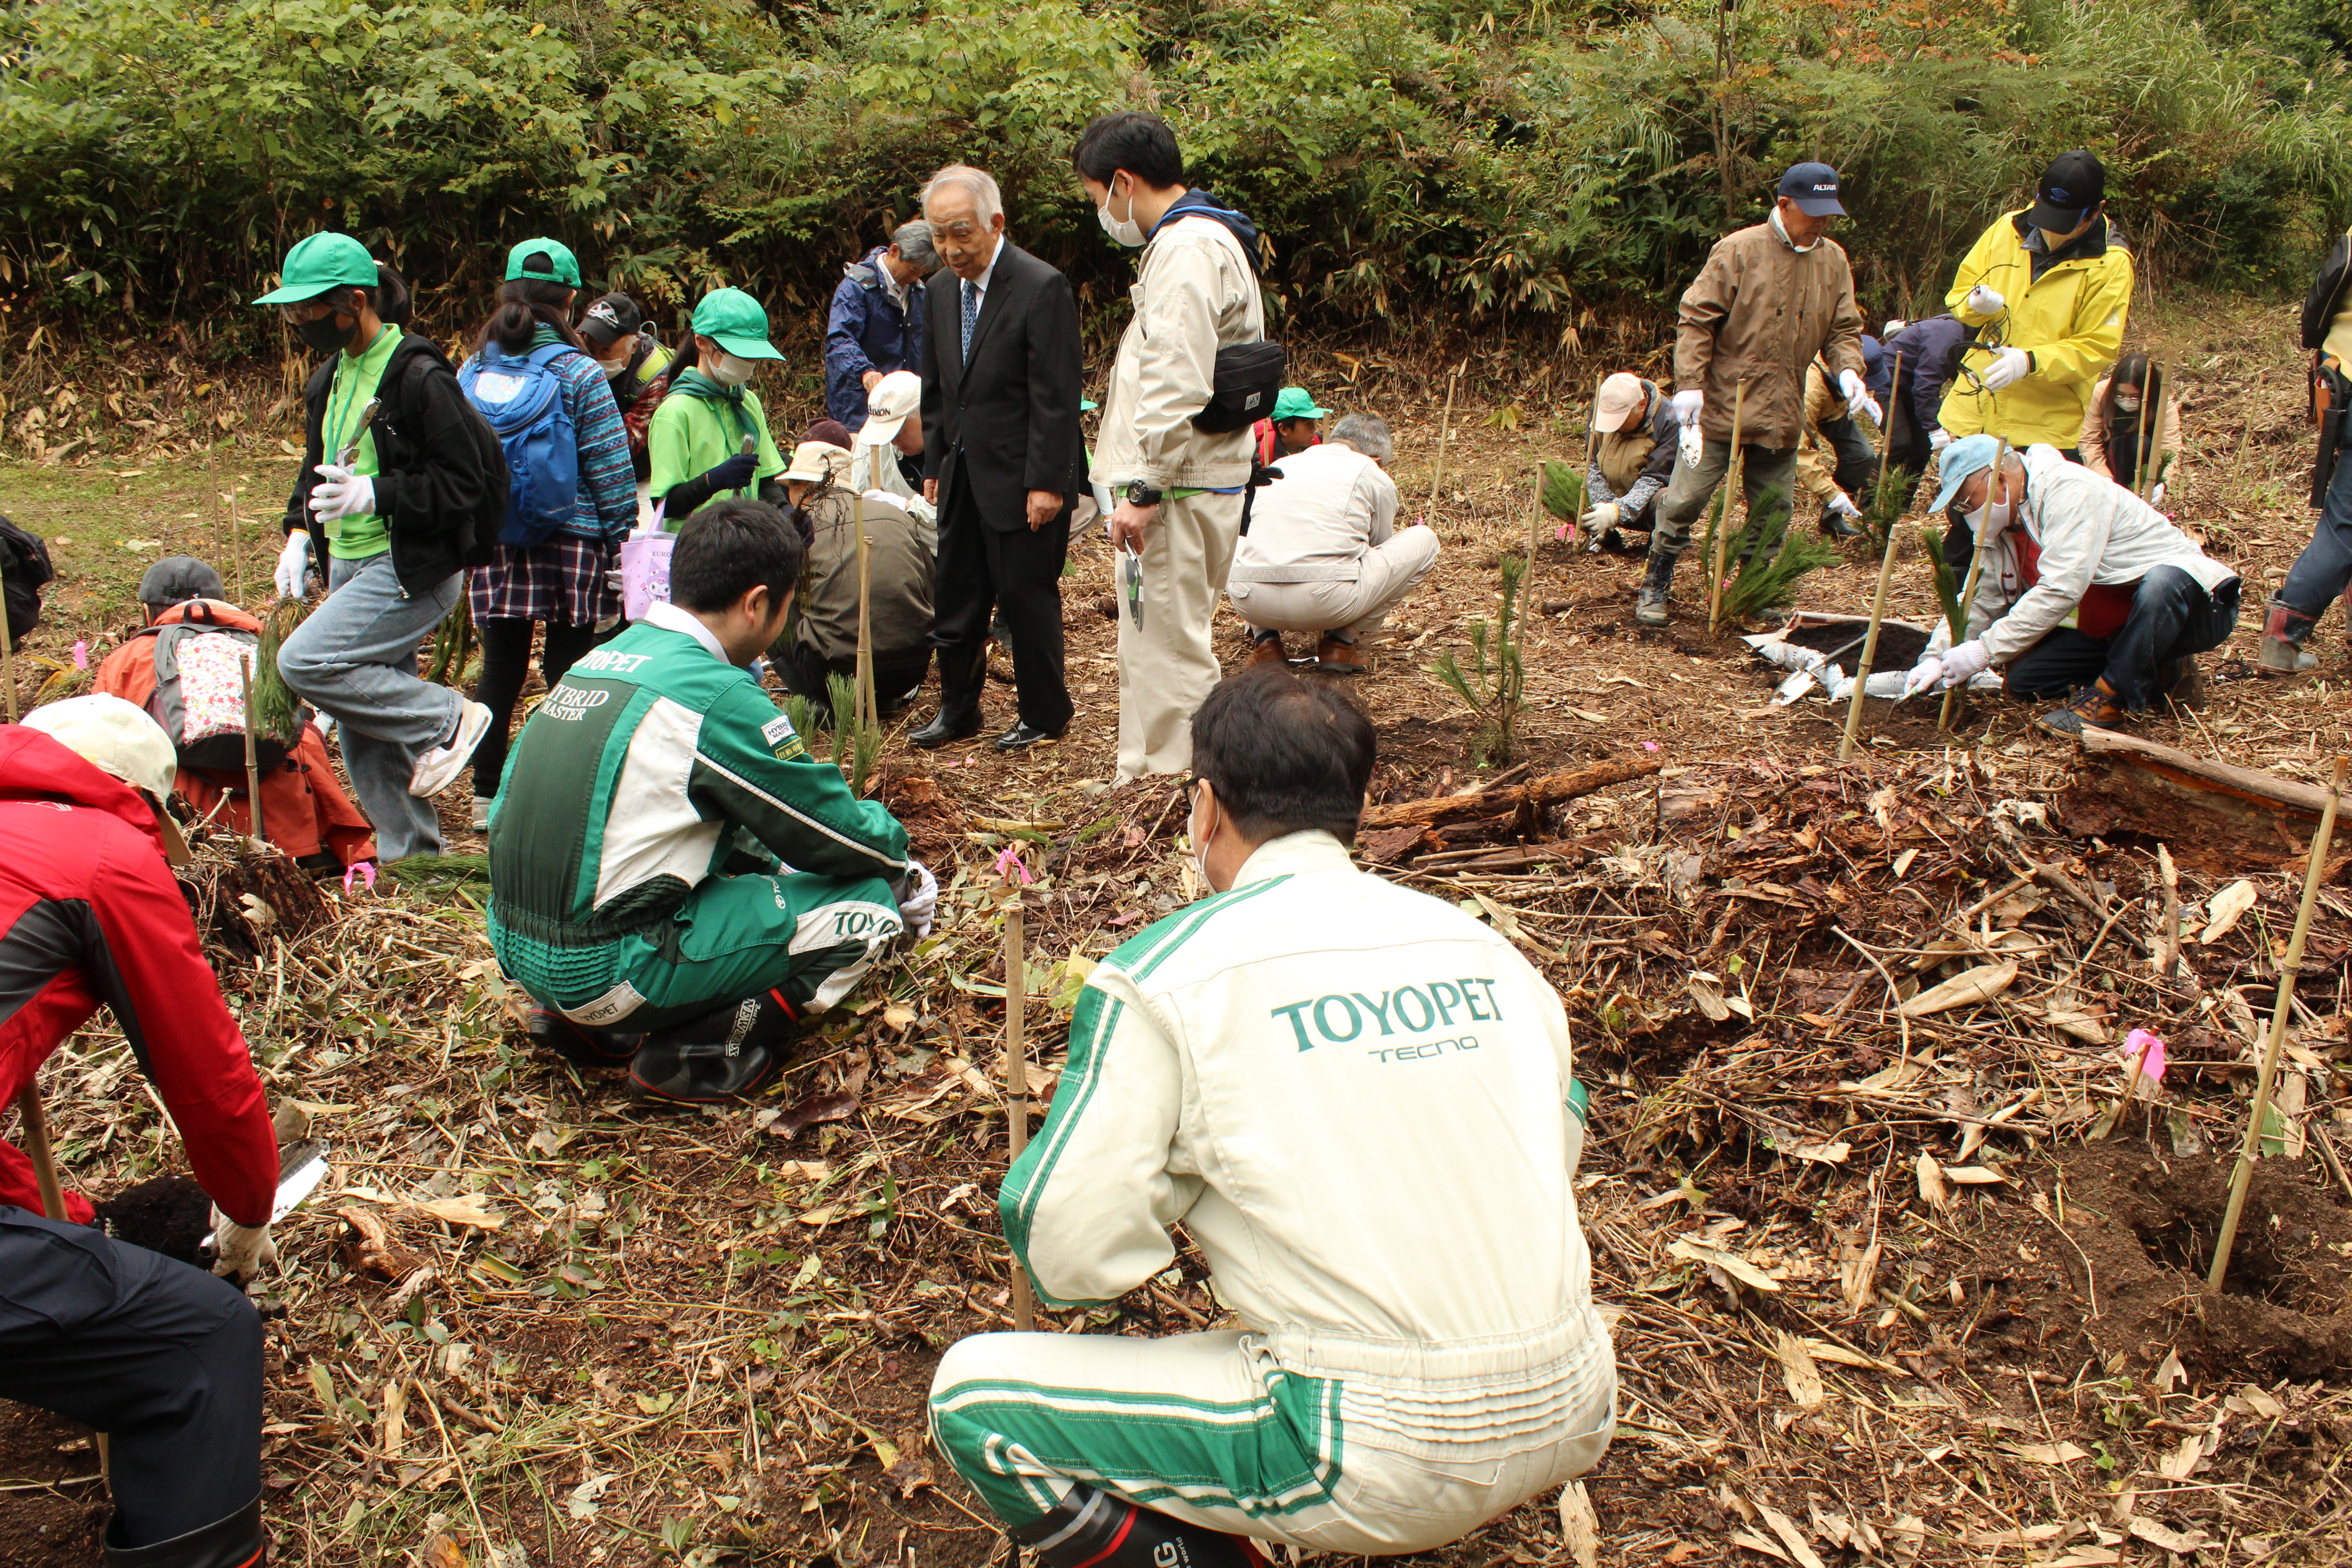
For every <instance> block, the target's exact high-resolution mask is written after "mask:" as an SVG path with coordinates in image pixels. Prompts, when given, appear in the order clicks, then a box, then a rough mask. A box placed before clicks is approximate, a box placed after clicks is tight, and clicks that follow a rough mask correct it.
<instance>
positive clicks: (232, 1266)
mask: <svg viewBox="0 0 2352 1568" xmlns="http://www.w3.org/2000/svg"><path fill="white" fill-rule="evenodd" d="M214 1212H215V1213H218V1212H219V1211H217V1210H215V1211H214ZM277 1261H278V1244H277V1243H276V1242H274V1241H272V1240H270V1239H269V1227H268V1226H266V1225H239V1224H237V1223H236V1221H235V1220H233V1219H230V1218H228V1217H227V1216H226V1215H223V1216H222V1217H221V1221H220V1228H219V1229H217V1230H215V1231H214V1232H213V1272H214V1273H215V1274H217V1275H220V1276H221V1277H222V1278H223V1279H234V1280H236V1282H237V1283H238V1284H240V1285H242V1284H244V1283H245V1282H246V1281H247V1280H248V1279H252V1278H253V1277H254V1276H255V1275H257V1274H258V1273H260V1272H261V1271H262V1270H263V1269H265V1268H268V1267H269V1266H270V1265H271V1264H273V1263H275V1262H277Z"/></svg>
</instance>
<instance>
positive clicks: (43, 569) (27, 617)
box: [0, 517, 58, 643]
mask: <svg viewBox="0 0 2352 1568" xmlns="http://www.w3.org/2000/svg"><path fill="white" fill-rule="evenodd" d="M57 575H58V574H57V568H55V567H53V566H51V565H50V564H49V547H48V546H47V544H45V543H43V542H41V536H40V535H39V534H37V533H27V532H26V531H25V530H23V529H21V528H18V527H17V526H16V524H15V523H13V522H10V521H8V520H7V519H6V518H5V517H0V599H5V601H6V605H7V611H6V614H7V616H8V639H9V641H11V642H12V643H13V642H21V641H23V640H24V638H25V637H27V636H29V635H30V634H31V632H32V630H33V628H34V627H35V626H39V625H40V624H41V590H42V589H43V588H45V587H47V585H48V584H51V583H53V582H55V581H56V580H57Z"/></svg>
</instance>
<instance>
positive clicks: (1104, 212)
mask: <svg viewBox="0 0 2352 1568" xmlns="http://www.w3.org/2000/svg"><path fill="white" fill-rule="evenodd" d="M1095 221H1096V222H1097V223H1098V224H1100V225H1102V231H1103V232H1104V233H1105V234H1107V235H1108V236H1110V237H1112V238H1113V239H1115V240H1117V241H1118V243H1119V244H1121V245H1123V246H1125V247H1128V248H1129V250H1133V249H1135V248H1136V247H1139V246H1140V245H1141V244H1142V243H1143V242H1144V240H1145V239H1146V238H1147V236H1146V235H1145V234H1144V232H1143V226H1142V225H1141V224H1139V223H1138V222H1136V221H1135V193H1134V192H1133V191H1131V190H1130V191H1129V192H1128V193H1127V216H1125V217H1113V216H1110V196H1109V195H1105V196H1104V197H1103V205H1100V206H1098V207H1097V208H1095Z"/></svg>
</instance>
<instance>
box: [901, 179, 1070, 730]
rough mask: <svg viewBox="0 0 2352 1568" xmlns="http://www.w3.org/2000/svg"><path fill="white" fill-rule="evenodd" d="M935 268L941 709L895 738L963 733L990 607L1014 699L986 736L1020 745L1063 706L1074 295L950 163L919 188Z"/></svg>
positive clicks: (928, 335)
mask: <svg viewBox="0 0 2352 1568" xmlns="http://www.w3.org/2000/svg"><path fill="white" fill-rule="evenodd" d="M923 216H925V217H926V218H928V219H929V220H930V226H931V244H932V246H933V247H934V248H936V249H937V250H938V251H939V253H940V260H941V261H942V262H944V263H945V264H946V269H945V270H944V271H941V272H940V273H938V274H937V275H935V276H934V277H933V278H932V279H931V280H930V285H929V289H928V290H927V292H926V296H925V301H924V335H923V395H922V411H923V499H924V500H927V501H929V502H930V503H931V504H932V505H934V506H936V507H938V508H939V538H940V548H939V557H938V574H939V575H938V580H937V581H938V586H937V589H936V591H935V592H934V593H933V595H932V597H931V603H932V605H933V607H934V608H935V609H936V610H937V611H938V615H939V620H938V624H937V625H936V626H934V627H933V628H932V631H931V646H932V647H935V648H937V649H938V650H939V655H940V711H939V714H938V716H937V717H936V718H934V719H933V720H932V721H930V722H929V723H928V724H926V725H924V726H923V727H922V728H921V729H919V730H918V731H915V732H914V733H913V734H911V735H909V736H908V737H907V738H908V740H909V741H911V742H914V743H915V744H916V745H918V746H922V747H925V748H929V747H934V746H944V745H946V744H947V743H948V742H951V741H961V740H962V739H964V738H965V737H966V736H970V735H976V734H978V733H979V732H980V728H981V692H982V688H983V687H984V686H985V685H986V682H987V675H988V663H987V652H988V633H989V620H990V616H991V614H992V612H994V611H997V610H1002V611H1003V618H1004V627H1005V634H1006V638H1007V640H1008V641H1010V642H1011V643H1012V645H1013V688H1014V689H1015V691H1016V692H1017V693H1018V694H1019V700H1020V713H1019V717H1018V718H1016V719H1015V720H1014V721H1013V725H1012V727H1011V728H1010V729H1007V730H1005V731H1003V733H1001V734H999V735H998V736H997V737H996V749H997V750H998V751H1001V752H1018V751H1024V750H1026V749H1027V748H1028V747H1031V746H1034V745H1035V744H1036V743H1037V742H1040V741H1045V740H1051V739H1054V738H1055V737H1057V736H1059V735H1060V734H1061V733H1062V731H1064V730H1065V729H1066V728H1067V727H1068V726H1069V722H1070V715H1071V713H1072V712H1073V709H1072V706H1071V703H1070V691H1069V686H1068V684H1067V682H1066V681H1065V679H1063V673H1062V654H1063V644H1062V564H1063V563H1064V562H1065V561H1066V559H1067V558H1068V556H1069V552H1070V508H1071V504H1072V502H1073V501H1074V500H1075V499H1076V496H1077V493H1078V490H1079V489H1080V488H1081V485H1082V482H1083V481H1082V478H1081V476H1082V473H1083V469H1082V468H1080V466H1079V465H1080V463H1081V462H1082V461H1083V460H1084V452H1085V444H1084V442H1083V440H1082V439H1081V437H1080V435H1079V431H1078V382H1079V378H1080V376H1081V375H1082V374H1083V372H1084V366H1083V365H1082V364H1081V363H1080V361H1079V357H1078V300H1077V296H1076V294H1074V293H1072V292H1071V291H1070V283H1069V279H1066V278H1064V277H1063V276H1062V275H1061V274H1060V273H1059V272H1056V271H1055V270H1054V268H1051V267H1049V266H1047V265H1046V264H1045V262H1043V261H1040V260H1038V259H1037V258H1035V257H1034V256H1032V255H1030V254H1029V253H1028V252H1027V251H1025V250H1024V249H1022V248H1021V247H1019V246H1017V245H1014V244H1013V242H1012V241H1011V240H1009V239H1007V238H1005V237H1004V199H1003V196H1002V195H1000V194H999V193H998V191H997V188H996V182H995V181H994V180H992V179H991V178H989V177H988V175H987V174H983V173H982V171H980V170H978V169H974V168H970V167H968V166H966V165H964V164H961V163H951V164H950V165H949V166H948V167H946V168H944V169H941V170H940V172H939V173H938V174H934V175H932V176H931V179H930V183H929V184H927V185H925V186H924V187H923Z"/></svg>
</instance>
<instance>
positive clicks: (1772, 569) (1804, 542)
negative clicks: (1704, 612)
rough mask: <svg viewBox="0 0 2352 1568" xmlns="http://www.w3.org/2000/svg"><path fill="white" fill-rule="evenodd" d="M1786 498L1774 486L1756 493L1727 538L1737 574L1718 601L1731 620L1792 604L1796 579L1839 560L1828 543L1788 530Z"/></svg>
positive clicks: (1837, 553)
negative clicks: (1731, 536) (1744, 518)
mask: <svg viewBox="0 0 2352 1568" xmlns="http://www.w3.org/2000/svg"><path fill="white" fill-rule="evenodd" d="M1787 497H1788V492H1787V491H1786V490H1783V489H1771V490H1767V491H1766V492H1764V493H1763V494H1762V495H1759V496H1758V497H1757V498H1756V500H1755V504H1753V505H1752V506H1750V507H1749V508H1748V521H1747V525H1746V526H1745V527H1743V528H1742V529H1741V530H1740V531H1739V532H1738V535H1737V536H1736V537H1735V538H1734V539H1733V541H1732V550H1733V552H1734V553H1735V555H1736V556H1737V558H1738V562H1739V574H1738V576H1737V577H1736V578H1734V579H1733V580H1732V582H1731V584H1730V585H1729V586H1727V587H1726V588H1725V589H1724V593H1723V604H1724V608H1725V610H1726V611H1727V612H1728V613H1729V614H1730V616H1732V618H1734V619H1736V620H1737V619H1745V618H1747V617H1748V616H1754V615H1756V614H1758V613H1759V611H1763V610H1769V609H1772V608H1775V607H1777V606H1780V605H1787V604H1790V603H1791V602H1793V601H1794V600H1795V599H1796V596H1797V579H1798V578H1800V577H1802V576H1803V575H1804V574H1806V573H1808V572H1811V571H1813V570H1814V569H1816V568H1817V567H1822V566H1833V565H1835V564H1837V563H1839V562H1841V561H1843V560H1844V559H1845V555H1844V553H1843V552H1841V551H1840V550H1839V549H1838V547H1837V546H1836V545H1835V544H1833V543H1832V542H1830V541H1828V540H1826V539H1822V538H1819V537H1817V536H1815V535H1812V534H1807V533H1794V532H1791V531H1790V522H1791V521H1792V513H1791V512H1790V509H1789V503H1788V499H1787Z"/></svg>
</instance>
